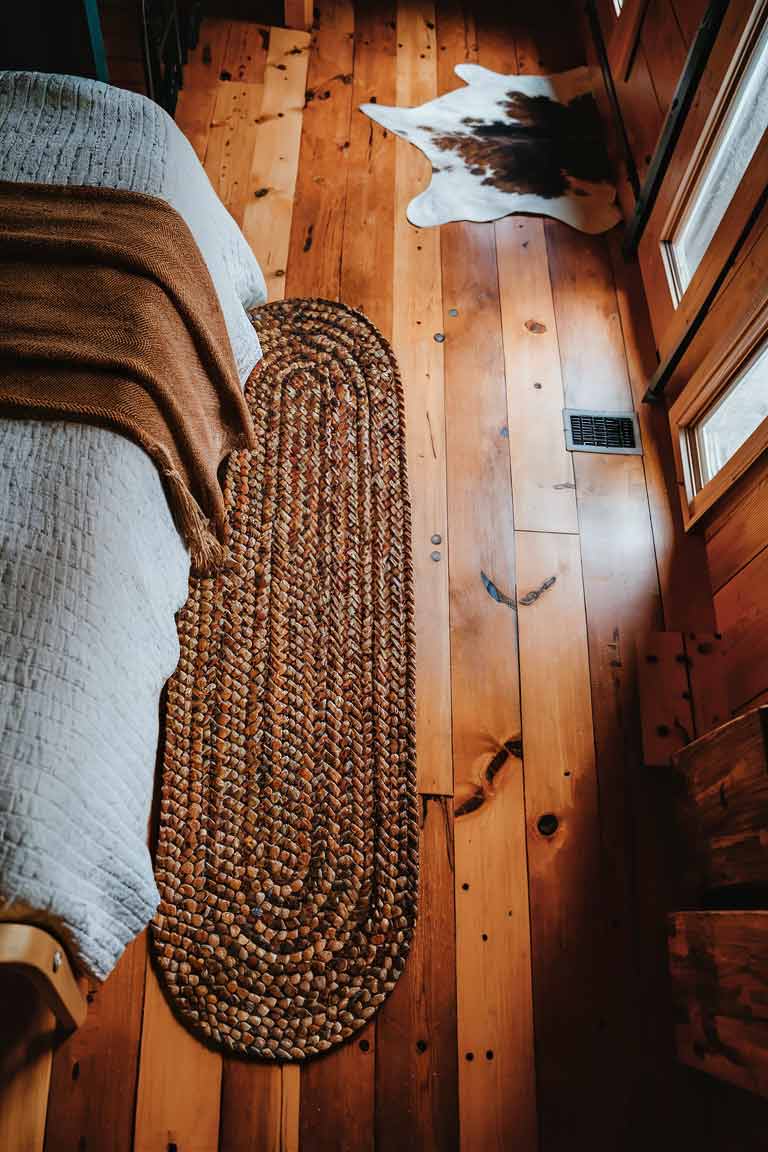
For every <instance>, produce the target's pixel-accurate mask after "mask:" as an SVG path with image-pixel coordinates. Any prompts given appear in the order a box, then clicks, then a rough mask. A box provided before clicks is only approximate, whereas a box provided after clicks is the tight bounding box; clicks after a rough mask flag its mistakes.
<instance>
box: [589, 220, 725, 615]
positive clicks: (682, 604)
mask: <svg viewBox="0 0 768 1152" xmlns="http://www.w3.org/2000/svg"><path fill="white" fill-rule="evenodd" d="M608 243H609V250H610V254H611V266H612V268H613V274H614V283H615V288H616V298H617V305H618V312H619V317H620V320H621V330H622V337H623V341H624V354H625V357H626V361H627V369H628V372H629V381H630V386H631V391H632V399H633V401H634V407H635V410H636V411H637V415H638V420H639V423H640V431H641V434H642V439H643V453H644V454H643V467H644V471H645V480H646V488H647V491H648V504H649V508H650V515H651V525H652V528H653V539H654V544H655V550H656V566H657V570H658V574H659V589H660V592H661V602H662V613H663V619H664V624H665V626H666V627H667V628H668V629H679V630H687V631H693V632H696V631H699V632H714V630H715V613H714V607H713V604H712V593H711V591H710V587H709V579H708V576H707V563H706V554H705V550H704V542H703V540H702V539H701V537H700V536H699V535H696V534H694V533H686V532H685V531H684V530H683V521H682V513H681V511H680V501H679V500H678V499H677V485H676V478H675V469H674V462H673V458H672V444H671V441H670V437H669V423H668V420H667V413H666V410H665V408H664V406H663V405H661V404H643V402H642V397H643V394H644V392H645V388H646V385H647V382H648V380H649V379H650V377H651V376H652V375H653V372H654V371H655V369H656V364H657V360H656V354H655V350H654V346H653V336H652V333H651V325H650V319H649V316H648V309H647V306H646V303H645V299H644V296H643V289H642V283H641V280H640V273H639V270H638V267H637V265H636V264H627V263H626V261H625V260H624V258H623V257H622V255H621V252H620V237H619V236H618V235H617V234H613V235H612V236H610V237H609V241H608Z"/></svg>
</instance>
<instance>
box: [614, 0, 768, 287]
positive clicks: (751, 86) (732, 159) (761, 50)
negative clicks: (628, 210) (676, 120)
mask: <svg viewBox="0 0 768 1152" xmlns="http://www.w3.org/2000/svg"><path fill="white" fill-rule="evenodd" d="M614 2H616V0H614ZM710 124H711V127H710V130H709V131H708V132H705V133H704V135H703V146H702V149H701V150H700V152H699V154H698V155H696V156H694V158H693V163H692V166H691V168H690V169H689V173H688V176H687V178H686V179H685V180H684V181H683V193H682V196H681V197H680V198H679V199H678V202H677V205H676V208H677V211H676V212H675V213H674V215H673V220H672V223H671V227H669V228H668V230H667V234H666V238H665V239H664V240H663V242H662V253H663V256H664V260H665V264H666V268H667V275H668V277H669V282H670V289H671V291H672V296H673V299H674V301H675V304H676V305H677V304H678V303H679V301H680V299H681V297H682V295H683V293H684V292H685V290H686V288H687V287H688V285H689V284H690V282H691V280H692V279H693V276H694V273H695V272H696V269H697V268H698V266H699V264H700V263H701V260H702V258H703V256H704V253H705V252H706V250H707V248H708V247H709V245H710V243H711V241H712V238H713V237H714V235H715V232H716V231H717V228H718V226H719V224H720V222H721V221H722V219H723V216H724V215H725V213H726V210H727V208H728V205H729V204H730V202H731V200H732V199H733V196H734V193H735V192H736V189H737V188H738V186H739V183H740V182H741V179H742V177H743V176H744V173H745V172H746V170H747V167H748V166H749V162H750V160H751V159H752V157H753V155H754V153H755V149H756V148H757V146H758V144H759V143H760V140H761V138H762V136H763V134H764V132H765V131H766V129H767V128H768V21H766V20H763V21H762V29H761V31H760V32H759V34H758V35H757V36H756V35H755V29H754V25H753V26H752V27H751V28H748V29H747V33H746V34H745V44H744V46H743V49H742V51H741V52H740V53H737V56H736V63H735V65H734V68H733V69H732V72H731V75H730V76H729V77H727V78H726V82H725V83H724V84H723V87H722V89H721V92H720V93H719V95H718V98H717V100H716V102H715V106H714V108H713V111H712V116H711V118H710ZM702 154H703V159H702ZM681 200H682V207H681V205H680V201H681Z"/></svg>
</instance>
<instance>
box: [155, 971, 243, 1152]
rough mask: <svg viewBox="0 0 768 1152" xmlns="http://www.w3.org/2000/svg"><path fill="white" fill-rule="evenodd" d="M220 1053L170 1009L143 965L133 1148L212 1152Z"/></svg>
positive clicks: (215, 1135) (216, 1135)
mask: <svg viewBox="0 0 768 1152" xmlns="http://www.w3.org/2000/svg"><path fill="white" fill-rule="evenodd" d="M221 1066H222V1058H221V1055H220V1054H219V1053H218V1052H213V1051H211V1050H210V1049H209V1048H206V1047H204V1045H203V1044H201V1043H200V1041H199V1040H198V1039H197V1038H196V1037H195V1036H193V1035H192V1034H191V1033H190V1032H188V1031H187V1030H186V1028H185V1027H184V1026H183V1025H182V1024H180V1023H179V1021H178V1020H177V1019H176V1017H175V1016H174V1015H173V1013H172V1012H171V1009H170V1007H169V1006H168V1002H167V1000H166V999H165V996H164V995H163V993H162V991H161V989H160V985H159V984H158V981H157V976H156V975H155V970H154V968H153V967H152V965H151V964H147V970H146V982H145V991H144V1026H143V1029H142V1034H141V1050H140V1059H139V1086H138V1092H137V1097H136V1122H135V1129H134V1144H133V1147H134V1152H158V1149H168V1148H169V1147H170V1146H171V1145H175V1147H176V1149H177V1150H178V1152H211V1149H212V1148H216V1147H217V1146H218V1139H219V1102H220V1096H221Z"/></svg>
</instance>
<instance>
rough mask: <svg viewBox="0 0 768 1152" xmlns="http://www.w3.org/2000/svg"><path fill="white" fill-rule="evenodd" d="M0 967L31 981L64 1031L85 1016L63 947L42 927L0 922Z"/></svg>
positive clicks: (71, 1028)
mask: <svg viewBox="0 0 768 1152" xmlns="http://www.w3.org/2000/svg"><path fill="white" fill-rule="evenodd" d="M0 968H2V969H4V970H5V971H15V972H18V973H19V974H20V975H22V976H25V977H26V978H27V980H29V981H30V983H31V984H34V986H35V988H37V990H38V991H39V993H40V995H41V997H42V998H43V1001H44V1002H45V1003H46V1004H47V1005H48V1007H49V1008H50V1010H51V1011H52V1012H53V1014H54V1016H55V1017H56V1019H57V1021H58V1023H59V1025H60V1026H61V1027H62V1028H64V1029H66V1031H68V1032H72V1031H73V1030H74V1029H75V1028H79V1027H80V1025H81V1024H82V1022H83V1020H85V1015H86V1011H87V1009H86V1003H85V999H84V997H83V994H82V993H81V991H80V989H79V988H78V985H77V981H76V979H75V974H74V972H73V971H72V966H71V964H70V963H69V960H68V959H67V955H66V953H65V951H64V948H63V947H62V946H61V944H60V943H59V942H58V940H56V939H55V938H54V937H53V936H51V935H50V933H48V932H46V931H44V930H43V929H42V928H35V927H34V926H33V925H31V924H0Z"/></svg>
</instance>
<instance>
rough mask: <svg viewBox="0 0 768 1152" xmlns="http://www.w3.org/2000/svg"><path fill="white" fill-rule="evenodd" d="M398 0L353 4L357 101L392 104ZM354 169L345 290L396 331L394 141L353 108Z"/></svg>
mask: <svg viewBox="0 0 768 1152" xmlns="http://www.w3.org/2000/svg"><path fill="white" fill-rule="evenodd" d="M395 16H396V4H395V0H387V2H380V0H358V2H357V4H356V5H355V74H354V81H353V87H352V104H353V107H354V108H355V109H357V107H358V105H360V104H362V103H365V102H372V101H376V102H378V103H379V104H394V103H395V99H396V92H395V79H396V78H395V64H396V53H397V47H396V35H395V32H396V24H395ZM349 141H350V143H349V174H348V177H347V210H346V214H345V217H344V244H343V250H342V260H341V298H342V300H344V302H345V303H346V304H349V305H351V306H352V307H353V308H360V309H361V310H362V311H363V312H365V314H366V316H368V317H369V319H370V320H372V321H373V323H374V324H375V325H376V326H377V327H378V328H379V329H380V330H381V332H382V333H383V334H384V335H385V336H386V338H387V339H388V340H391V339H392V308H393V293H394V282H393V277H394V218H395V148H394V147H393V143H394V142H393V140H392V137H391V136H390V134H389V133H388V132H387V130H386V129H385V128H382V127H381V125H380V124H376V123H375V122H374V121H373V120H369V119H368V117H366V116H363V115H362V114H361V113H359V112H355V113H354V114H353V116H352V122H351V125H350V133H349Z"/></svg>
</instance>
